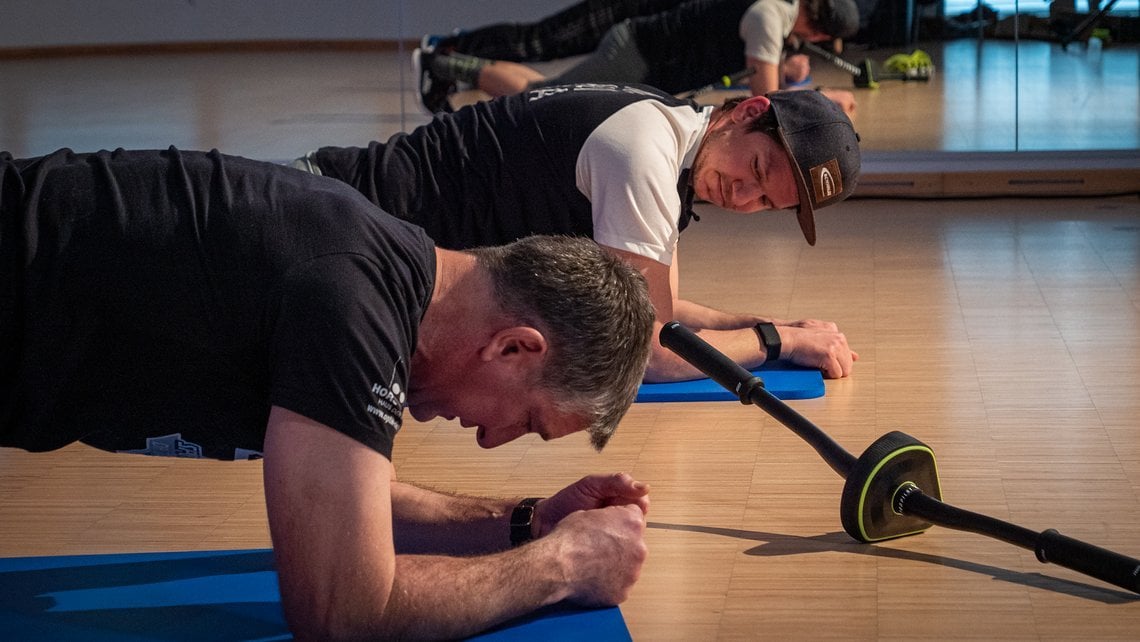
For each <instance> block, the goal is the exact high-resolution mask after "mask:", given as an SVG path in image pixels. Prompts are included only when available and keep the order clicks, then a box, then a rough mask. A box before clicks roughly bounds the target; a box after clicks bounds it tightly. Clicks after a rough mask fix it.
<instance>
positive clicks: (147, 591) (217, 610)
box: [0, 549, 631, 642]
mask: <svg viewBox="0 0 1140 642" xmlns="http://www.w3.org/2000/svg"><path fill="white" fill-rule="evenodd" d="M0 638H2V639H4V640H21V641H34V640H53V641H55V640H83V641H84V642H103V641H115V642H124V641H133V640H194V641H198V640H289V639H292V636H291V635H290V634H289V631H288V629H287V628H286V626H285V617H284V615H283V613H282V611H281V598H280V595H279V594H278V590H277V573H276V571H275V570H274V566H273V553H272V551H270V550H268V549H259V550H238V551H203V552H191V553H131V554H123V555H78V556H61V557H17V558H0ZM472 639H475V640H482V641H487V642H503V641H508V640H591V641H608V640H621V641H625V642H628V641H629V640H630V639H631V638H630V635H629V630H628V629H627V628H626V626H625V620H624V619H623V618H622V616H621V611H620V610H619V609H618V608H617V607H612V608H607V609H581V608H577V607H574V606H569V605H566V604H556V605H554V606H552V607H548V608H545V609H540V610H539V611H536V612H534V613H532V614H530V615H528V616H525V617H522V618H518V619H516V620H512V621H511V622H507V623H505V624H503V625H501V626H499V627H497V628H495V629H492V630H490V631H487V632H486V633H483V634H480V635H478V636H476V637H474V638H472Z"/></svg>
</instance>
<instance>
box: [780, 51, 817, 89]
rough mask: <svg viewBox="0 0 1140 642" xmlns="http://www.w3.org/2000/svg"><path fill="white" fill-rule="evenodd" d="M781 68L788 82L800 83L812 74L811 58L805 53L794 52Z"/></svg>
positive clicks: (791, 83) (789, 83)
mask: <svg viewBox="0 0 1140 642" xmlns="http://www.w3.org/2000/svg"><path fill="white" fill-rule="evenodd" d="M781 69H782V70H783V73H784V82H785V83H786V84H788V85H798V84H800V83H802V82H803V81H805V80H807V78H808V76H810V75H811V59H810V58H808V57H807V56H806V55H804V54H792V55H791V56H788V57H787V58H785V59H784V64H783V65H782V66H781Z"/></svg>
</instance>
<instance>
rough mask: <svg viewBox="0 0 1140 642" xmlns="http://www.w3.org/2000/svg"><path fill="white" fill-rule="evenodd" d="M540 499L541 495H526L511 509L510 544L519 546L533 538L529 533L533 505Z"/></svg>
mask: <svg viewBox="0 0 1140 642" xmlns="http://www.w3.org/2000/svg"><path fill="white" fill-rule="evenodd" d="M541 499H542V498H541V497H527V498H526V499H524V500H522V501H521V502H519V503H518V505H517V506H515V509H514V510H513V511H511V546H519V545H521V544H525V543H527V542H529V541H530V540H532V539H534V535H533V534H532V533H531V523H532V522H534V505H535V504H537V503H538V502H539V500H541Z"/></svg>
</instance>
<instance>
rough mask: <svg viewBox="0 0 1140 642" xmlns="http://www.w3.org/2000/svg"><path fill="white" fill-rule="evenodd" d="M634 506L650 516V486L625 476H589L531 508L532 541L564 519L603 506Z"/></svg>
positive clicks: (617, 474) (621, 474) (616, 474)
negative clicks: (533, 534)
mask: <svg viewBox="0 0 1140 642" xmlns="http://www.w3.org/2000/svg"><path fill="white" fill-rule="evenodd" d="M626 505H633V506H636V507H637V508H639V509H640V510H641V514H642V515H643V516H644V515H645V514H646V513H648V512H649V485H648V484H644V483H642V482H639V481H635V480H634V479H633V477H630V476H629V475H628V474H626V473H613V474H612V475H589V476H587V477H583V478H582V479H580V480H578V481H576V482H574V483H573V484H571V485H570V486H567V487H566V488H563V489H562V490H560V491H558V492H557V493H555V494H554V495H552V496H550V497H547V498H546V499H544V500H542V501H540V502H539V503H538V505H536V506H535V507H534V513H535V515H534V522H535V537H542V536H543V535H546V534H547V533H549V532H550V531H552V530H554V528H555V527H556V526H557V525H558V523H559V522H560V521H562V520H563V519H565V518H566V516H567V515H570V514H571V513H574V512H576V511H582V510H591V509H596V508H604V507H606V506H626Z"/></svg>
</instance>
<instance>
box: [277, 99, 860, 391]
mask: <svg viewBox="0 0 1140 642" xmlns="http://www.w3.org/2000/svg"><path fill="white" fill-rule="evenodd" d="M297 164H298V166H301V167H303V168H306V169H309V170H310V171H315V172H318V173H322V174H324V175H327V176H331V177H333V178H337V179H340V180H343V181H345V182H347V183H349V184H351V185H353V186H354V187H356V188H357V189H359V190H360V191H361V192H363V193H364V195H365V196H367V197H368V199H369V200H371V201H372V202H374V203H377V204H378V205H380V207H381V208H382V209H384V210H385V211H387V212H389V213H391V214H392V215H394V216H397V217H400V218H402V219H405V220H407V221H411V222H412V223H415V224H417V225H420V226H422V227H424V229H426V230H427V232H428V235H429V236H431V238H432V239H433V240H435V242H436V243H438V244H439V245H440V246H442V247H447V248H451V249H462V248H469V247H478V246H483V245H493V244H500V243H508V242H510V241H512V240H514V239H516V238H519V237H520V236H525V235H526V234H573V235H580V236H589V237H591V238H593V239H594V240H595V241H597V242H598V243H599V244H601V245H602V246H604V247H606V248H607V249H609V250H610V251H612V252H613V253H615V254H616V255H618V256H620V257H622V258H623V259H625V260H626V261H627V262H629V263H630V264H631V265H633V266H634V267H635V268H637V269H638V270H639V271H640V272H642V273H643V274H645V275H646V278H647V280H648V282H649V293H650V296H651V297H652V298H653V302H654V305H655V309H656V311H657V315H658V318H657V321H658V323H659V324H664V323H667V322H668V321H670V320H677V321H680V322H681V323H684V324H685V325H687V326H689V327H691V328H693V329H697V330H701V332H702V335H701V336H702V337H703V338H705V340H706V341H708V342H709V343H711V344H712V345H713V346H714V347H716V348H717V349H719V350H720V351H721V352H723V353H724V354H726V355H727V356H728V357H730V358H731V359H733V360H735V361H736V362H737V363H740V364H741V365H743V366H745V367H748V368H752V367H755V366H758V365H760V364H761V363H762V362H764V361H765V360H766V359H768V358H771V357H776V358H780V359H786V360H789V361H791V362H794V363H796V364H799V365H803V366H807V367H812V368H819V369H820V370H822V371H823V373H824V375H825V376H827V377H844V376H847V375H849V374H850V373H851V370H852V367H853V362H854V361H855V359H857V358H858V355H857V353H855V352H854V351H852V350H851V348H850V347H849V346H848V344H847V339H846V337H845V336H844V335H843V334H842V333H840V332H839V329H838V328H837V327H836V325H835V324H834V323H831V322H827V321H819V320H815V319H803V320H799V321H782V320H779V319H773V318H771V317H767V316H761V315H758V314H752V313H732V312H724V311H720V310H715V309H712V308H709V307H707V306H704V305H701V304H699V303H696V302H694V301H689V300H686V299H682V298H681V297H680V296H679V294H678V292H677V282H678V281H677V279H678V278H679V277H678V274H677V260H676V250H677V240H678V236H679V234H680V232H681V230H683V229H685V227H686V226H687V225H689V224H690V219H691V218H692V207H691V206H692V201H693V199H694V197H696V198H701V199H704V200H707V201H710V202H712V203H713V204H715V205H718V206H720V207H722V208H724V209H728V210H734V211H738V212H757V211H759V210H766V209H795V210H797V218H798V220H799V223H800V227H801V229H802V230H803V233H804V235H805V237H806V238H807V240H808V242H809V243H812V244H814V243H815V223H814V215H813V212H814V210H816V209H818V208H821V207H826V206H828V205H831V204H834V203H838V202H840V201H842V200H843V199H844V198H846V197H847V196H848V195H850V194H851V192H852V191H853V190H854V189H855V185H856V183H857V181H858V176H859V142H858V137H857V135H856V134H855V130H854V128H853V127H852V125H851V122H850V120H849V119H848V118H847V117H846V116H845V115H844V114H843V112H842V111H841V110H840V109H839V108H838V107H837V106H836V105H835V104H834V103H833V102H832V101H830V100H828V99H827V98H825V97H823V96H821V95H819V94H818V93H816V92H810V91H794V92H776V93H773V94H770V95H768V96H755V97H752V98H749V99H747V100H744V99H741V100H737V101H735V102H732V103H729V104H725V105H723V106H721V107H719V108H714V107H712V106H706V107H699V106H697V105H695V104H693V103H692V102H690V101H683V100H678V99H676V98H674V97H672V96H669V95H668V94H663V93H662V92H660V91H658V90H656V89H653V88H651V87H646V86H642V85H621V84H579V85H565V86H559V87H548V88H545V89H536V90H533V91H528V92H526V93H525V94H519V95H516V96H509V97H504V98H499V99H495V100H492V101H487V102H482V103H478V104H475V105H471V106H468V107H465V108H463V109H460V110H459V111H457V112H455V113H454V114H442V115H440V116H438V117H436V118H435V119H433V120H432V122H430V123H428V124H426V125H423V126H421V127H418V128H416V129H415V130H414V131H412V132H410V133H407V134H397V135H395V136H393V137H392V138H391V139H389V140H388V141H387V142H386V143H371V144H369V145H368V146H367V147H364V148H355V147H348V148H342V147H325V148H322V149H319V150H317V151H315V152H313V153H311V154H309V155H308V156H306V157H304V158H302V159H299V160H298V161H297ZM758 323H772V324H773V325H772V326H771V327H770V328H769V327H768V326H764V327H765V328H766V329H767V330H769V331H770V332H772V333H777V334H778V336H779V339H780V347H775V343H774V342H770V343H765V344H763V345H762V344H761V342H760V340H759V338H758V336H757V333H756V332H755V331H754V328H755V326H756V325H757V324H758ZM655 336H656V333H655ZM699 376H702V375H701V374H700V372H698V371H697V370H696V369H695V368H693V367H692V366H691V365H689V364H688V363H686V362H685V361H683V360H682V359H680V358H679V357H677V356H676V355H675V354H673V353H672V352H671V351H669V350H667V349H665V348H663V347H662V346H661V345H660V344H658V343H656V342H655V343H654V346H653V353H652V356H651V358H650V364H649V368H648V370H647V371H646V379H647V380H649V381H670V380H680V379H693V378H696V377H699Z"/></svg>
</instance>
